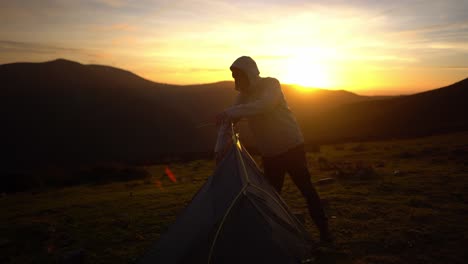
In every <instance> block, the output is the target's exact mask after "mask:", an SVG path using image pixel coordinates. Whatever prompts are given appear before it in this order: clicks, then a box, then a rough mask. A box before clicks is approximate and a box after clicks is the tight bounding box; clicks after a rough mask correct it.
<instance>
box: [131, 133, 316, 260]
mask: <svg viewBox="0 0 468 264" xmlns="http://www.w3.org/2000/svg"><path fill="white" fill-rule="evenodd" d="M231 129H232V127H231V128H230V129H229V130H231ZM231 131H232V132H231V133H228V134H227V135H230V136H229V137H230V138H231V139H232V140H230V142H231V144H228V145H225V146H227V147H226V148H225V155H224V158H223V160H222V161H221V162H220V163H219V165H218V166H217V168H216V169H215V171H214V173H213V175H212V176H210V177H209V178H208V180H207V182H206V183H205V184H204V185H203V186H202V187H201V189H200V190H199V191H198V192H197V193H196V194H195V196H194V197H193V198H192V201H191V202H190V203H189V205H188V206H187V207H186V208H185V209H184V211H183V212H182V213H181V214H180V215H179V216H178V218H177V220H176V221H175V223H174V224H172V226H170V227H169V229H168V230H167V232H166V233H164V234H163V235H162V236H161V237H160V239H159V241H158V242H157V243H156V244H154V245H153V246H151V247H150V248H149V249H148V250H147V252H146V253H145V255H143V256H142V258H141V260H140V263H142V264H143V263H144V264H147V263H165V264H170V263H206V264H210V263H281V264H285V263H304V262H308V261H309V260H310V259H309V257H310V253H311V249H312V240H311V238H310V236H309V234H308V233H307V231H306V230H305V228H304V227H303V225H302V224H301V223H300V222H299V221H298V220H297V219H296V218H295V217H294V215H293V214H292V213H291V211H290V209H289V208H288V206H287V205H286V203H285V202H284V201H283V199H282V198H281V197H280V195H279V194H278V193H277V192H276V191H275V190H274V189H273V187H271V186H270V184H269V183H268V182H267V181H266V179H265V178H264V177H263V175H262V172H261V171H260V169H259V168H258V166H257V165H256V163H255V161H254V160H253V158H252V157H251V156H250V155H249V153H248V152H247V151H246V149H245V148H244V147H243V146H242V144H241V143H240V141H239V139H238V136H237V135H236V134H235V133H233V130H231ZM220 135H221V136H218V143H217V145H219V144H220V138H221V139H223V138H224V139H225V138H226V137H225V136H224V135H223V133H220ZM221 141H222V140H221ZM217 148H218V149H219V146H218V147H217Z"/></svg>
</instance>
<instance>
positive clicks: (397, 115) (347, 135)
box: [303, 79, 468, 142]
mask: <svg viewBox="0 0 468 264" xmlns="http://www.w3.org/2000/svg"><path fill="white" fill-rule="evenodd" d="M467 100H468V79H464V80H462V81H460V82H457V83H455V84H452V85H449V86H447V87H443V88H439V89H435V90H431V91H427V92H423V93H418V94H414V95H410V96H400V97H394V98H390V99H383V100H372V101H367V102H359V103H354V104H347V105H341V106H339V107H337V108H335V109H332V110H330V111H327V112H326V113H325V114H323V115H316V116H314V117H312V118H309V119H306V120H303V124H304V131H305V134H306V135H307V136H309V139H316V140H319V141H321V142H325V141H330V142H334V141H344V140H366V139H384V138H392V137H416V136H427V135H432V134H437V133H447V132H454V131H464V130H468V119H467V118H466V114H467V113H468V104H467V103H466V101H467Z"/></svg>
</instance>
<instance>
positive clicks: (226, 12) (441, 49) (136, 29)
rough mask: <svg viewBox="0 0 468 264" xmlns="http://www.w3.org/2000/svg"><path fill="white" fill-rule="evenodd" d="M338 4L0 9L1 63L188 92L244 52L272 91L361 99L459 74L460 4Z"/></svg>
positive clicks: (200, 2) (215, 77) (462, 64)
mask: <svg viewBox="0 0 468 264" xmlns="http://www.w3.org/2000/svg"><path fill="white" fill-rule="evenodd" d="M376 2H377V3H376ZM379 2H380V3H379ZM349 3H351V2H350V1H334V0H332V1H314V2H313V3H311V1H300V0H289V1H286V0H283V1H282V0H272V1H258V0H250V1H208V0H193V1H174V0H159V1H148V0H146V1H145V0H142V1H130V0H85V1H71V0H62V1H51V0H46V1H32V0H30V1H2V2H1V3H0V63H9V62H17V61H47V60H53V59H56V58H66V59H70V60H75V61H78V62H81V63H84V64H90V63H93V64H105V65H112V66H115V67H119V68H123V69H127V70H130V71H132V72H134V73H136V74H138V75H140V76H142V77H145V78H147V79H150V80H153V81H157V82H165V83H173V84H192V83H206V82H215V81H221V80H229V79H230V78H231V75H230V72H229V66H230V64H231V63H232V61H234V60H235V59H236V58H237V57H239V56H242V55H248V56H251V57H253V58H254V59H255V60H256V61H257V63H258V66H259V68H260V72H261V75H262V76H273V77H276V78H278V79H279V80H280V81H281V82H283V83H297V84H301V85H305V86H313V87H321V88H327V89H346V90H350V91H353V92H356V93H360V94H369V95H378V94H408V93H414V92H417V91H422V90H428V89H432V88H437V87H441V86H445V85H448V84H451V83H453V82H456V81H459V80H461V79H464V78H466V77H468V44H467V43H468V19H467V17H466V14H467V13H468V2H467V1H457V0H450V1H391V2H387V1H370V0H358V1H353V2H352V4H349Z"/></svg>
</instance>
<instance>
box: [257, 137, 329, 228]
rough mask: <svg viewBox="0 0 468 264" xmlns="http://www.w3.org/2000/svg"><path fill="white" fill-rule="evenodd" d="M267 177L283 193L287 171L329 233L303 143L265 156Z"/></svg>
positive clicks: (310, 211)
mask: <svg viewBox="0 0 468 264" xmlns="http://www.w3.org/2000/svg"><path fill="white" fill-rule="evenodd" d="M262 160H263V169H264V172H265V177H266V178H267V179H268V181H269V182H270V183H271V185H273V187H274V188H275V189H276V191H277V192H278V193H281V188H282V187H283V182H284V176H285V174H286V172H287V173H288V174H289V175H290V176H291V179H292V180H293V182H294V184H296V186H297V187H298V188H299V190H300V191H301V193H302V195H303V196H304V198H305V199H306V201H307V206H308V208H309V213H310V216H311V217H312V220H313V221H314V223H315V225H316V226H317V227H318V229H319V231H320V233H321V234H322V235H323V234H325V233H328V219H327V217H326V215H325V213H324V211H323V208H322V204H321V202H320V198H319V196H318V193H317V191H316V190H315V188H314V186H313V185H312V182H311V180H310V173H309V170H308V169H307V160H306V155H305V150H304V145H303V144H301V145H299V146H297V147H294V148H292V149H290V150H288V151H286V152H284V153H281V154H279V155H276V156H273V157H263V158H262Z"/></svg>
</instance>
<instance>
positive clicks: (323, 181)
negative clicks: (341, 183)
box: [316, 177, 335, 185]
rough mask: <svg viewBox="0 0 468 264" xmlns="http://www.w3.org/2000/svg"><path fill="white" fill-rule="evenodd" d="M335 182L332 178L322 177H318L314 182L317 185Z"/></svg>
mask: <svg viewBox="0 0 468 264" xmlns="http://www.w3.org/2000/svg"><path fill="white" fill-rule="evenodd" d="M334 182H335V179H334V178H330V177H329V178H323V179H320V180H318V181H317V182H316V184H317V185H326V184H330V183H334Z"/></svg>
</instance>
